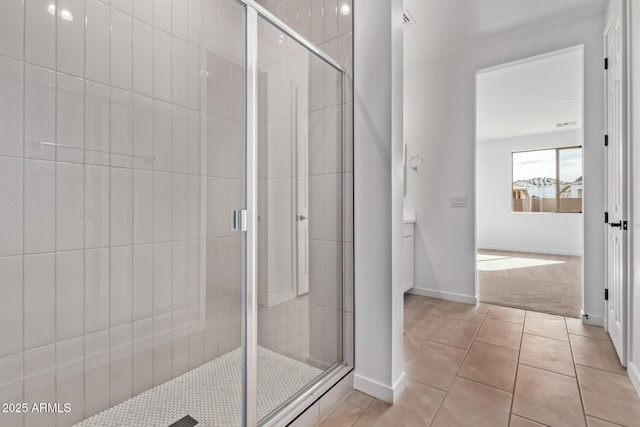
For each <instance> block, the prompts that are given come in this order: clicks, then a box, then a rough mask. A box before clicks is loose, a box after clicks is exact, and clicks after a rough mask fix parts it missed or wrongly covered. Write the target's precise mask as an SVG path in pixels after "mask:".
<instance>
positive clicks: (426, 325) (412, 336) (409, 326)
mask: <svg viewBox="0 0 640 427" xmlns="http://www.w3.org/2000/svg"><path fill="white" fill-rule="evenodd" d="M440 320H442V318H441V317H436V316H432V315H430V314H425V315H424V316H423V317H422V318H421V319H420V320H418V321H407V320H406V319H405V322H404V332H403V349H404V360H409V359H410V358H411V356H413V353H415V351H416V350H417V349H418V348H419V347H420V346H421V345H422V343H424V342H425V340H426V339H427V338H429V335H431V333H432V332H433V331H434V330H435V329H436V328H437V327H438V324H439V323H440Z"/></svg>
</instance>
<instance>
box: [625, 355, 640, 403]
mask: <svg viewBox="0 0 640 427" xmlns="http://www.w3.org/2000/svg"><path fill="white" fill-rule="evenodd" d="M627 374H628V375H629V379H630V380H631V384H633V388H635V389H636V393H638V395H640V370H638V365H636V364H635V363H634V362H629V363H627Z"/></svg>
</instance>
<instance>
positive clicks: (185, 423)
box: [169, 415, 198, 427]
mask: <svg viewBox="0 0 640 427" xmlns="http://www.w3.org/2000/svg"><path fill="white" fill-rule="evenodd" d="M196 424H198V422H197V421H196V420H195V418H193V417H192V416H191V415H187V416H186V417H183V418H180V419H179V420H178V421H176V422H175V423H173V424H171V425H170V426H169V427H193V426H194V425H196Z"/></svg>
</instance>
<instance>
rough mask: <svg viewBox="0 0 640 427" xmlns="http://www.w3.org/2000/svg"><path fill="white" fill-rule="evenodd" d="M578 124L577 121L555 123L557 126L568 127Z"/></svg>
mask: <svg viewBox="0 0 640 427" xmlns="http://www.w3.org/2000/svg"><path fill="white" fill-rule="evenodd" d="M577 124H578V122H563V123H556V127H557V128H569V127H572V126H576V125H577Z"/></svg>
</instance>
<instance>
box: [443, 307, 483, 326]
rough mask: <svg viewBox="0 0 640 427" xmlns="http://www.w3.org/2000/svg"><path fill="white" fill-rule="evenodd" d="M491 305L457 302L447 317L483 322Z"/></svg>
mask: <svg viewBox="0 0 640 427" xmlns="http://www.w3.org/2000/svg"><path fill="white" fill-rule="evenodd" d="M490 307H491V306H490V305H487V304H476V305H472V304H464V303H461V302H460V303H458V304H456V305H455V306H454V307H453V308H452V309H451V311H449V312H448V313H447V314H446V316H445V317H448V318H451V319H458V320H466V321H468V322H475V323H482V321H483V320H484V317H485V316H486V315H487V312H488V311H489V308H490Z"/></svg>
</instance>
